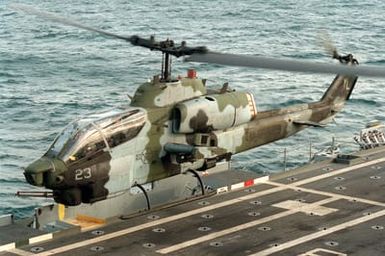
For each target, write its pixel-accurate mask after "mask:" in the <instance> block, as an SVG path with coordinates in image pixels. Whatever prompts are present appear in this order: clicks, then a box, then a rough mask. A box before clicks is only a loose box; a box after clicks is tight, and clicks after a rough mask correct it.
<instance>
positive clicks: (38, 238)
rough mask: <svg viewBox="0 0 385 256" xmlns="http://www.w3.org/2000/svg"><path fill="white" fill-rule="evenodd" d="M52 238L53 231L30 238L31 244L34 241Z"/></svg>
mask: <svg viewBox="0 0 385 256" xmlns="http://www.w3.org/2000/svg"><path fill="white" fill-rule="evenodd" d="M52 238H53V235H52V233H48V234H44V235H41V236H36V237H32V238H30V239H29V244H34V243H38V242H42V241H46V240H50V239H52Z"/></svg>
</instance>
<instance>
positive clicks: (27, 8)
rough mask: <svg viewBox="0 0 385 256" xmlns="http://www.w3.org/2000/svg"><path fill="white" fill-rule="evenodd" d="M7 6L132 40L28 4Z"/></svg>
mask: <svg viewBox="0 0 385 256" xmlns="http://www.w3.org/2000/svg"><path fill="white" fill-rule="evenodd" d="M9 7H10V8H12V9H14V10H20V11H23V12H26V13H29V14H34V15H36V16H39V17H42V18H45V19H48V20H50V21H54V22H58V23H61V24H64V25H69V26H73V27H77V28H81V29H85V30H89V31H92V32H96V33H100V34H103V35H106V36H110V37H115V38H118V39H123V40H126V41H129V42H131V41H132V40H133V38H132V37H131V36H129V37H127V36H121V35H117V34H114V33H111V32H108V31H104V30H101V29H97V28H93V27H89V26H85V25H83V24H80V23H79V22H76V21H74V20H70V19H67V18H64V17H62V16H59V15H57V14H55V13H52V12H46V11H41V10H39V9H36V8H34V7H32V6H30V5H26V4H10V5H9Z"/></svg>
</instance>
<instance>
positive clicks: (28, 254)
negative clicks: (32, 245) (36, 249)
mask: <svg viewBox="0 0 385 256" xmlns="http://www.w3.org/2000/svg"><path fill="white" fill-rule="evenodd" d="M8 252H10V253H13V254H16V255H20V256H31V255H35V254H33V253H32V252H28V251H24V250H20V249H17V248H15V249H12V250H9V251H8Z"/></svg>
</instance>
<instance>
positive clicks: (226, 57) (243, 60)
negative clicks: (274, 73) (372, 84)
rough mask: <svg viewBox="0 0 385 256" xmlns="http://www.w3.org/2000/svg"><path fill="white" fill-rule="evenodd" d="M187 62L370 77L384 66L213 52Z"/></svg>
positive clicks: (384, 73) (380, 74)
mask: <svg viewBox="0 0 385 256" xmlns="http://www.w3.org/2000/svg"><path fill="white" fill-rule="evenodd" d="M185 61H188V62H206V63H213V64H220V65H228V66H239V67H252V68H263V69H273V70H282V71H295V72H305V73H320V74H344V75H357V76H370V77H385V68H382V67H378V66H377V67H374V66H366V67H365V66H362V65H360V66H348V65H342V64H339V65H336V64H326V63H315V62H309V61H300V60H290V59H276V58H267V57H260V56H247V55H239V54H227V53H215V52H208V53H206V54H192V55H191V56H189V57H186V58H185Z"/></svg>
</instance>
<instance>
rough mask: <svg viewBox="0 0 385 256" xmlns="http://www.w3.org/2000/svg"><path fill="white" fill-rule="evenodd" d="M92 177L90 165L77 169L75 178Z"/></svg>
mask: <svg viewBox="0 0 385 256" xmlns="http://www.w3.org/2000/svg"><path fill="white" fill-rule="evenodd" d="M91 177H92V174H91V168H89V167H87V168H84V169H77V170H75V180H84V179H90V178H91Z"/></svg>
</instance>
